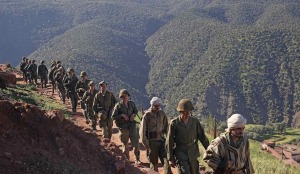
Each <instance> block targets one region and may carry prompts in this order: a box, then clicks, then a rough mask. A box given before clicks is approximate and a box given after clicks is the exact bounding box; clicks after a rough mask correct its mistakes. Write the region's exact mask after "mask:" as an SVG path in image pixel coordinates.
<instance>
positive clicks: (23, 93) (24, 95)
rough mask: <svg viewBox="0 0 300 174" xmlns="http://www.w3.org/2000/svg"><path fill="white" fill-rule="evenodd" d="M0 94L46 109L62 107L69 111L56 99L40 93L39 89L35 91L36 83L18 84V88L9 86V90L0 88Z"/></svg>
mask: <svg viewBox="0 0 300 174" xmlns="http://www.w3.org/2000/svg"><path fill="white" fill-rule="evenodd" d="M0 95H1V96H2V99H6V100H12V101H17V102H24V103H29V104H32V105H37V106H38V107H40V108H41V109H43V110H46V111H49V110H54V109H61V110H63V111H64V112H65V113H67V112H66V111H67V108H66V106H65V105H61V104H59V103H58V102H57V101H56V100H53V99H49V98H47V97H45V96H44V95H41V94H38V93H37V91H35V86H34V85H17V87H16V88H8V89H7V90H5V89H0Z"/></svg>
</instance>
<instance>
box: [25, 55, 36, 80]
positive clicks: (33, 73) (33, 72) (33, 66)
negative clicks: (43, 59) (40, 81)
mask: <svg viewBox="0 0 300 174" xmlns="http://www.w3.org/2000/svg"><path fill="white" fill-rule="evenodd" d="M27 71H28V72H29V78H30V80H29V81H30V83H32V80H34V82H35V84H37V65H36V64H35V61H34V60H32V63H31V64H30V65H29V67H28V69H27Z"/></svg>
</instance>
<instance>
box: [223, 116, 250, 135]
mask: <svg viewBox="0 0 300 174" xmlns="http://www.w3.org/2000/svg"><path fill="white" fill-rule="evenodd" d="M246 123H247V120H246V118H244V117H243V116H242V115H241V114H233V115H232V116H231V117H230V118H228V120H227V129H226V131H228V132H229V130H230V129H234V128H238V127H244V126H245V124H246Z"/></svg>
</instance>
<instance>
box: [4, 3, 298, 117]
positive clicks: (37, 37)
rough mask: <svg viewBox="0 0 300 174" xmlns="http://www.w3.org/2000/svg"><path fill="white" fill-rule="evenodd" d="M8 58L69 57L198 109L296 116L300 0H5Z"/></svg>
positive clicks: (138, 95) (78, 66)
mask: <svg viewBox="0 0 300 174" xmlns="http://www.w3.org/2000/svg"><path fill="white" fill-rule="evenodd" d="M0 3H1V6H0V24H1V27H0V33H1V35H0V57H1V61H2V62H3V63H11V64H13V65H17V64H18V62H19V61H20V59H21V57H22V56H24V55H25V56H27V55H28V57H30V58H34V59H36V60H38V61H40V60H46V63H47V65H49V63H50V62H51V61H52V60H61V61H62V62H63V65H64V66H65V67H66V68H68V67H73V68H74V69H75V71H76V74H77V75H79V73H80V71H82V70H85V71H87V73H88V74H89V77H90V79H92V80H94V81H95V82H96V83H98V82H99V81H101V80H103V79H104V80H106V81H108V83H109V89H110V90H112V91H113V92H114V93H115V95H116V96H117V95H118V91H119V90H120V89H121V88H127V89H129V91H130V92H131V94H132V97H133V98H132V99H133V100H134V101H135V102H136V104H137V105H139V107H140V105H141V104H143V106H144V107H148V106H149V98H150V97H152V96H159V97H162V98H163V100H164V103H165V107H164V109H165V110H166V112H167V114H168V115H169V116H170V117H173V116H175V115H176V114H177V112H176V110H175V108H176V105H177V103H178V101H179V100H180V99H181V98H190V99H192V101H193V103H194V104H195V108H196V109H195V112H194V115H196V116H197V117H203V116H208V115H214V116H216V117H217V118H218V119H219V120H225V119H226V117H227V116H229V115H231V114H232V113H235V112H239V113H241V114H243V115H245V116H246V117H247V119H248V121H249V122H253V123H267V122H280V121H283V120H285V121H287V122H288V123H290V122H291V120H292V117H293V115H294V114H295V113H296V112H299V111H300V99H299V96H300V95H299V93H300V90H299V88H300V86H299V71H298V67H299V58H300V55H299V54H300V53H299V48H300V47H299V43H300V41H299V34H300V31H299V30H300V29H299V26H300V25H299V24H300V23H299V22H300V21H299V19H300V18H299V17H300V10H299V9H300V2H299V1H298V0H252V1H249V0H169V1H162V0H151V1H149V0H125V1H119V0H110V1H107V0H100V1H99V0H80V1H79V0H67V1H66V0H57V1H47V0H29V1H20V0H15V1H7V0H0Z"/></svg>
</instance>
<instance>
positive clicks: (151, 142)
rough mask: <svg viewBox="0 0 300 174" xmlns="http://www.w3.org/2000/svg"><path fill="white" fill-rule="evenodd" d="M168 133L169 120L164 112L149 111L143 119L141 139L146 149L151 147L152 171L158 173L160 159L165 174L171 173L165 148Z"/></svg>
mask: <svg viewBox="0 0 300 174" xmlns="http://www.w3.org/2000/svg"><path fill="white" fill-rule="evenodd" d="M167 131H168V118H167V116H166V114H165V112H164V111H162V110H159V111H157V112H151V110H150V111H147V112H146V113H145V114H144V116H143V119H142V122H141V127H140V137H141V139H142V142H143V144H144V146H145V147H148V146H149V149H150V150H149V152H148V158H149V161H150V169H151V170H155V171H157V172H158V158H160V161H161V163H162V164H163V166H164V173H165V174H167V173H171V169H170V166H169V162H168V160H167V152H166V148H165V138H166V137H165V136H166V134H167Z"/></svg>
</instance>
